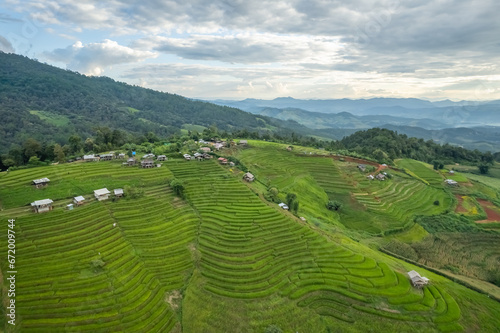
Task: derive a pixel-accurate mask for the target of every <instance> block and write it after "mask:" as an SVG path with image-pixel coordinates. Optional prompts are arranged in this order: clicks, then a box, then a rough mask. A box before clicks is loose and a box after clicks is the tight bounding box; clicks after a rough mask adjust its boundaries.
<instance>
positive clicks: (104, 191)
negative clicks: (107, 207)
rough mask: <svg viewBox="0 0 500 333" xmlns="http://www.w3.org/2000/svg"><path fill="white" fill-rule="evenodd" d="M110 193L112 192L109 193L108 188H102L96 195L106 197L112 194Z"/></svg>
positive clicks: (95, 192) (96, 191)
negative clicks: (105, 195)
mask: <svg viewBox="0 0 500 333" xmlns="http://www.w3.org/2000/svg"><path fill="white" fill-rule="evenodd" d="M110 193H111V192H109V191H108V189H107V188H101V189H98V190H95V191H94V194H97V195H104V194H110Z"/></svg>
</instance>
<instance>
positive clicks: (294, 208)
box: [290, 200, 299, 213]
mask: <svg viewBox="0 0 500 333" xmlns="http://www.w3.org/2000/svg"><path fill="white" fill-rule="evenodd" d="M290 210H291V211H292V212H294V213H297V211H298V210H299V201H298V200H294V201H293V202H292V205H291V206H290Z"/></svg>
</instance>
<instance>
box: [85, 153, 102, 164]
mask: <svg viewBox="0 0 500 333" xmlns="http://www.w3.org/2000/svg"><path fill="white" fill-rule="evenodd" d="M100 159H101V158H100V157H99V156H96V155H94V154H92V155H83V160H84V161H85V162H97V161H99V160H100Z"/></svg>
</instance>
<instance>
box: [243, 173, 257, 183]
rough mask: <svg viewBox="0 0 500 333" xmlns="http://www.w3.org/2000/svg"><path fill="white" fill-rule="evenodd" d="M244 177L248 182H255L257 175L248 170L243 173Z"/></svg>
mask: <svg viewBox="0 0 500 333" xmlns="http://www.w3.org/2000/svg"><path fill="white" fill-rule="evenodd" d="M243 179H244V180H246V181H247V182H253V181H254V180H255V177H254V175H252V174H251V173H250V172H247V173H245V175H243Z"/></svg>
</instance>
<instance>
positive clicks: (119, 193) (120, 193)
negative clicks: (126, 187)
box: [114, 188, 123, 198]
mask: <svg viewBox="0 0 500 333" xmlns="http://www.w3.org/2000/svg"><path fill="white" fill-rule="evenodd" d="M114 192H115V197H118V198H120V197H123V189H122V188H117V189H115V190H114Z"/></svg>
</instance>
